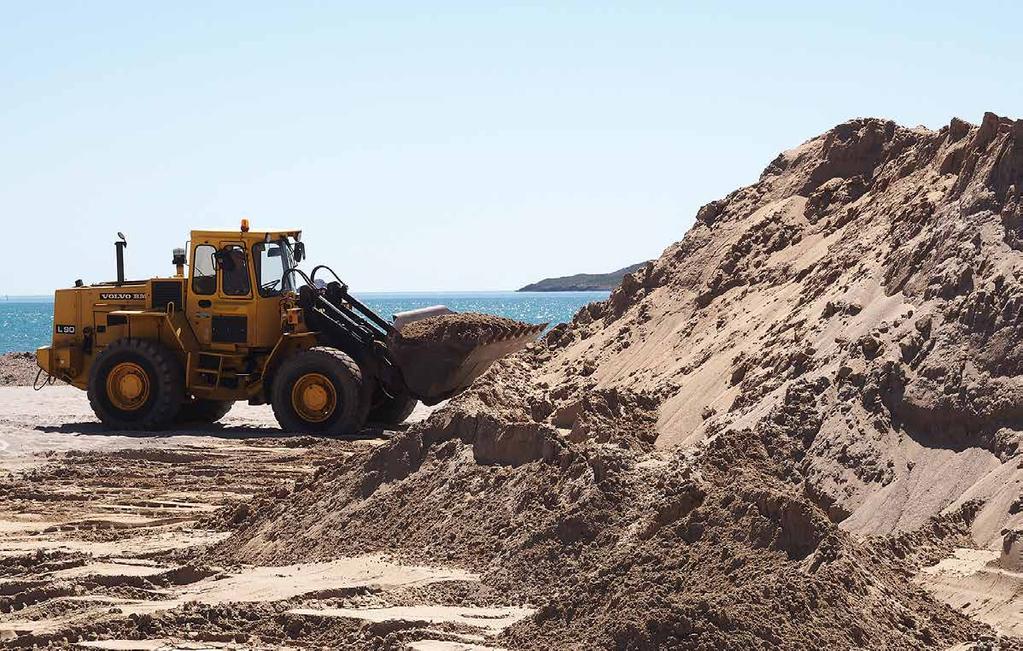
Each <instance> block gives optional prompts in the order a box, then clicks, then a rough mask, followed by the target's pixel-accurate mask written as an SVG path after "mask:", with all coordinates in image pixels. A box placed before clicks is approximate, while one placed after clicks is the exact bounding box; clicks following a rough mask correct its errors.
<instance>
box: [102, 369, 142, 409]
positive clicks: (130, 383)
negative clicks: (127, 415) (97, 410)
mask: <svg viewBox="0 0 1023 651" xmlns="http://www.w3.org/2000/svg"><path fill="white" fill-rule="evenodd" d="M107 396H108V397H109V398H110V402H111V403H112V404H113V405H114V407H116V408H117V409H120V410H121V411H135V410H136V409H139V408H140V407H142V405H144V404H146V401H147V400H149V375H148V374H147V373H146V372H145V370H143V368H142V367H141V366H139V365H138V364H136V363H135V362H121V363H120V364H118V365H117V366H115V367H114V368H112V369H110V373H109V374H108V375H107Z"/></svg>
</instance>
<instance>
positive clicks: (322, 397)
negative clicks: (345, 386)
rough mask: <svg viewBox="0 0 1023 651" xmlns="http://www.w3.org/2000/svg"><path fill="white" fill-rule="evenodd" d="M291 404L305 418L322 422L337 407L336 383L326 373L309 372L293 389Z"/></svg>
mask: <svg viewBox="0 0 1023 651" xmlns="http://www.w3.org/2000/svg"><path fill="white" fill-rule="evenodd" d="M291 405H292V407H294V409H295V413H296V414H298V415H299V417H301V418H302V419H303V420H305V421H307V422H310V423H322V422H323V421H325V420H327V419H328V418H330V416H331V415H332V414H333V413H334V410H335V409H337V392H336V391H335V390H334V384H333V383H332V382H331V381H330V380H329V379H328V378H327V377H326V376H325V375H322V374H320V373H307V374H305V375H303V376H302V377H300V378H299V379H298V381H297V382H295V386H294V387H293V388H292V389H291Z"/></svg>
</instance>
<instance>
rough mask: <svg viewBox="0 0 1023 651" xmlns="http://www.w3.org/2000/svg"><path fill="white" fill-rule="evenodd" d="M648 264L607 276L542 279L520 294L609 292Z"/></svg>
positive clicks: (525, 288) (585, 275) (522, 289)
mask: <svg viewBox="0 0 1023 651" xmlns="http://www.w3.org/2000/svg"><path fill="white" fill-rule="evenodd" d="M648 264H650V263H649V262H640V263H638V264H633V265H629V266H628V267H625V268H623V269H619V270H618V271H612V272H611V273H607V274H575V275H574V276H561V277H559V278H544V279H543V280H540V281H538V282H535V283H531V284H529V285H526V286H525V287H523V288H521V289H519V290H518V291H520V292H587V291H598V290H607V291H610V290H612V289H614V288H615V287H617V286H618V284H619V283H620V282H622V278H624V277H625V276H627V275H628V274H631V273H634V272H636V271H639V270H640V269H642V268H643V267H644V266H645V265H648Z"/></svg>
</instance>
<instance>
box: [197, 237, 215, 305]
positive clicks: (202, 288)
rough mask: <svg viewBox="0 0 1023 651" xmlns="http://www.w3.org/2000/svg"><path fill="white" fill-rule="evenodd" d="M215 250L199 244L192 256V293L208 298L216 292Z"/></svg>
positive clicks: (207, 245)
mask: <svg viewBox="0 0 1023 651" xmlns="http://www.w3.org/2000/svg"><path fill="white" fill-rule="evenodd" d="M216 251H217V250H216V249H215V248H214V247H212V246H210V245H209V244H200V245H199V246H197V247H195V252H194V253H193V254H192V291H193V292H195V293H196V294H202V295H204V296H209V295H210V294H213V293H215V292H216V291H217V268H216V266H215V265H214V262H213V254H214V253H216Z"/></svg>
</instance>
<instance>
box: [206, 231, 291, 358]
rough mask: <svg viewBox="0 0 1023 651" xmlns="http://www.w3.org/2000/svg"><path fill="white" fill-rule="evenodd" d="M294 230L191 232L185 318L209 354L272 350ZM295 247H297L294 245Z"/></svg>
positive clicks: (278, 332) (288, 279)
mask: <svg viewBox="0 0 1023 651" xmlns="http://www.w3.org/2000/svg"><path fill="white" fill-rule="evenodd" d="M297 237H299V232H298V231H271V232H265V231H263V232H258V233H254V232H250V231H248V230H247V229H243V230H238V231H192V240H191V242H190V248H189V256H190V260H191V264H190V266H189V267H190V274H189V291H188V299H187V301H186V304H187V313H188V320H189V323H190V324H191V326H192V330H193V332H194V333H195V336H196V339H197V340H198V342H199V344H200V346H202V347H204V348H208V349H211V350H223V351H233V350H237V349H239V348H272V347H273V346H274V345H275V344H276V343H277V341H278V339H279V338H280V335H281V320H280V301H281V297H282V296H283V295H284V294H285V293H286V292H288V291H289V290H291V289H293V286H294V277H295V275H294V274H286V273H285V271H286V270H287V269H289V268H291V267H293V266H295V264H296V261H295V256H294V251H295V248H296V247H295V241H296V238H297ZM299 248H300V247H299Z"/></svg>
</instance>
